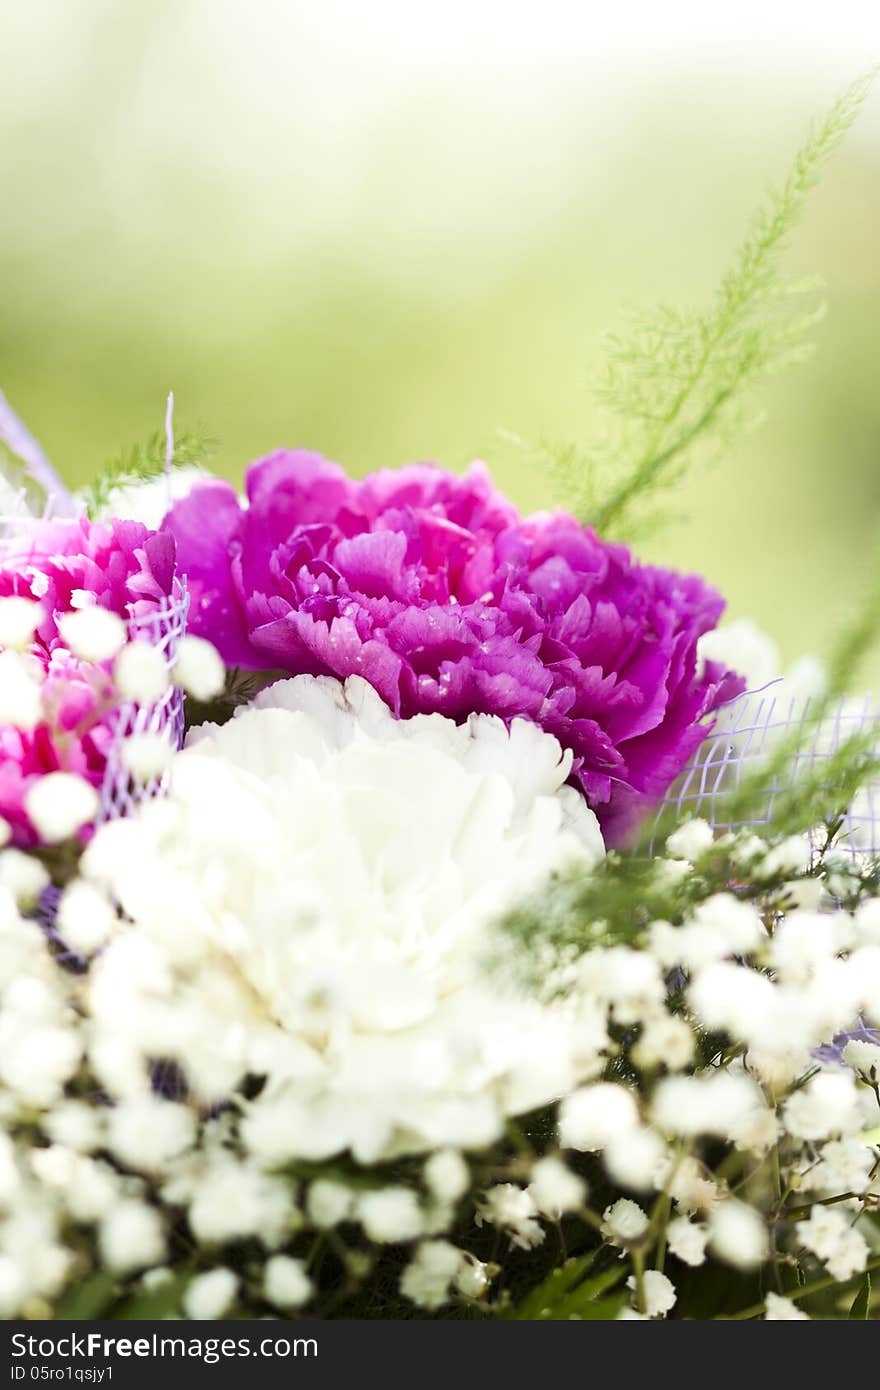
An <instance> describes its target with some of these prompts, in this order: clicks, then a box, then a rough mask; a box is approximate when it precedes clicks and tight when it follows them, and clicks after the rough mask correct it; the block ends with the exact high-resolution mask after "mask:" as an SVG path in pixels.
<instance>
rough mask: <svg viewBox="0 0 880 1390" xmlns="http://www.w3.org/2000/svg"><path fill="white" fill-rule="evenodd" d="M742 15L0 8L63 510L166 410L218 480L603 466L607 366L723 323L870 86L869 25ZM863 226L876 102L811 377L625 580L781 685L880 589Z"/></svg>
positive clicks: (829, 204) (22, 359) (879, 479)
mask: <svg viewBox="0 0 880 1390" xmlns="http://www.w3.org/2000/svg"><path fill="white" fill-rule="evenodd" d="M724 8H725V7H720V9H719V7H706V6H705V5H702V6H701V5H698V4H696V3H686V0H670V3H667V4H666V5H664V6H662V7H661V6H656V5H652V4H649V3H646V2H643V3H641V4H639V3H622V4H619V5H617V6H615V7H614V11H613V13H608V12H606V11H605V8H604V7H603V12H602V13H601V14H600V13H599V12H598V9H597V7H595V6H593V5H591V4H589V3H563V2H562V0H546V3H544V4H542V5H541V6H535V5H526V4H518V3H515V2H514V3H507V4H501V3H498V0H471V3H468V4H463V3H459V0H450V3H448V4H447V5H445V6H444V7H443V9H442V12H441V11H440V9H439V7H436V6H429V5H423V4H421V3H412V0H411V2H410V3H403V0H373V3H371V4H370V5H369V6H366V5H360V4H357V3H356V2H355V0H325V3H322V4H321V5H319V6H316V5H314V4H308V3H305V0H285V2H284V3H282V2H281V0H258V3H252V4H245V3H240V0H129V2H128V3H126V4H123V5H119V4H118V3H116V2H115V0H113V3H111V2H110V0H77V3H75V4H72V3H64V2H63V0H29V3H28V4H27V5H26V6H25V5H23V4H22V3H20V0H19V3H17V4H12V3H10V0H0V20H2V28H0V207H2V215H0V283H2V301H0V302H2V321H0V387H2V389H3V390H4V391H5V392H6V394H7V396H8V397H9V399H10V401H11V402H12V403H13V404H14V406H15V407H16V409H17V410H18V411H19V412H20V413H21V414H22V416H23V417H24V418H25V419H26V420H27V422H28V424H29V425H30V426H31V428H32V429H33V431H34V432H35V433H36V434H37V435H38V437H39V438H40V439H41V441H42V442H43V444H44V445H45V447H46V449H47V451H48V453H49V454H50V456H51V457H52V458H53V460H54V461H55V462H56V464H57V465H58V466H59V467H60V468H61V469H62V471H64V472H65V474H66V476H67V477H68V478H69V479H71V480H73V481H77V482H79V481H82V480H84V479H86V478H87V477H88V476H89V475H90V474H91V473H92V472H94V470H95V469H96V468H98V467H99V466H100V465H101V464H102V463H104V462H106V461H107V460H108V459H109V458H110V457H112V456H113V454H114V453H116V452H117V450H118V449H119V448H120V447H122V446H124V445H127V444H130V443H133V442H136V441H137V440H140V439H142V438H144V437H145V436H147V435H148V434H149V433H150V432H151V431H152V430H154V429H155V428H157V427H158V426H159V425H161V420H162V415H163V409H164V399H165V395H166V393H167V391H168V390H169V389H170V388H173V389H174V391H175V395H176V400H177V416H176V418H177V421H178V424H179V425H180V426H186V425H195V424H197V423H199V424H202V425H204V426H205V427H206V428H207V429H208V431H209V432H210V433H211V434H212V435H214V436H216V437H217V438H218V439H219V441H220V447H219V452H218V454H217V456H216V458H215V466H217V467H218V468H219V470H220V471H222V472H223V473H225V474H226V475H227V476H228V477H230V478H232V479H234V480H238V479H239V478H240V475H241V471H242V468H243V467H244V465H245V464H246V463H247V461H248V460H249V459H251V458H253V457H256V456H257V455H259V454H260V453H262V452H265V451H267V450H269V449H271V448H273V447H276V446H278V445H282V444H284V445H291V446H292V445H300V444H302V445H307V446H310V447H312V448H316V449H319V450H321V451H322V452H324V453H326V454H327V455H329V456H330V457H333V458H336V459H338V460H340V461H341V462H343V463H345V464H346V465H347V466H348V467H349V468H350V469H351V470H352V471H354V472H364V471H367V470H368V469H371V468H375V467H377V466H379V465H394V464H398V463H401V462H404V461H406V460H409V459H415V458H434V459H437V460H439V461H441V462H444V463H447V464H450V465H451V466H454V467H459V466H461V465H462V464H463V463H464V462H466V460H467V459H468V458H469V457H473V456H475V455H479V454H485V453H491V455H492V458H493V462H494V466H495V468H496V473H497V475H498V481H499V482H500V484H501V485H502V486H503V487H505V488H506V489H508V490H509V491H510V492H511V494H512V495H513V496H514V497H515V498H516V500H517V501H518V502H519V503H521V504H522V505H523V506H525V507H533V506H539V505H546V504H547V503H549V502H551V501H552V500H553V498H552V487H551V484H550V482H549V481H548V479H547V478H546V477H542V476H539V475H537V474H535V473H532V472H529V471H527V470H526V468H525V467H524V465H523V464H522V462H521V461H520V460H518V459H517V458H516V457H511V456H510V455H504V454H503V453H500V454H499V453H498V451H497V446H496V445H495V443H494V440H495V433H496V430H497V429H498V428H499V427H503V428H506V429H508V430H511V431H513V432H515V433H518V434H521V435H523V436H525V437H529V438H547V439H559V440H563V441H564V440H568V439H584V440H587V439H589V438H590V437H591V436H592V434H593V433H594V431H595V428H596V416H595V410H594V406H593V403H592V401H591V397H590V390H589V387H590V379H591V374H592V373H593V371H594V370H595V368H596V366H597V365H598V362H599V361H600V359H601V338H602V333H603V330H605V329H606V328H613V327H615V326H616V325H619V323H620V316H621V311H622V310H623V309H625V308H626V307H627V306H631V305H634V304H640V303H647V304H650V303H652V302H654V301H656V300H658V299H673V300H677V301H682V300H684V301H688V302H690V301H699V300H701V299H704V298H705V297H706V296H707V294H708V293H710V292H711V289H712V287H713V285H714V283H715V281H716V280H717V278H718V277H719V275H720V274H721V273H722V271H723V270H724V268H725V265H726V263H727V261H728V260H729V258H730V255H731V253H732V252H733V250H734V248H735V246H736V244H737V242H738V240H739V238H740V236H741V234H742V232H743V231H744V229H745V227H746V224H747V221H748V218H749V216H750V214H751V212H752V210H753V208H754V207H755V206H756V204H757V203H758V202H759V201H760V199H761V197H762V196H763V194H764V192H765V190H766V188H767V187H768V185H770V184H772V183H774V182H776V181H778V180H779V179H780V178H781V177H782V176H783V175H784V172H785V169H786V164H787V161H788V159H789V157H790V155H791V154H792V153H793V150H794V148H795V147H796V144H797V143H798V140H799V139H800V136H801V134H802V133H803V129H804V126H805V124H806V122H807V121H808V119H809V117H810V116H811V115H813V114H815V113H818V112H821V111H822V110H823V109H824V108H825V106H826V105H827V104H828V103H829V102H830V100H831V99H832V98H833V96H834V95H835V94H836V92H837V91H838V90H839V89H840V88H841V87H842V86H843V85H845V84H846V83H847V82H848V81H849V80H850V79H851V78H852V77H854V76H856V75H857V74H858V73H860V72H861V71H863V70H864V69H865V68H866V67H868V66H870V65H871V63H872V62H875V61H877V59H878V57H880V7H878V6H877V5H876V4H875V3H872V4H870V5H865V4H850V3H846V0H844V2H843V3H841V4H839V5H836V6H834V7H831V6H828V5H827V4H815V5H811V4H809V3H807V4H800V5H798V6H794V5H792V6H788V5H786V6H778V7H776V10H775V11H774V7H773V6H769V7H768V6H766V5H765V6H761V5H758V4H753V3H745V4H742V5H740V6H737V8H736V10H735V11H734V9H733V7H730V12H729V13H728V14H723V13H721V10H723V9H724ZM710 9H714V12H712V13H709V12H708V11H710ZM878 214H880V89H878V91H877V92H876V93H875V95H874V97H873V98H872V100H871V101H870V103H869V106H868V109H867V110H866V112H865V114H864V117H863V119H862V121H861V124H860V126H859V129H858V130H857V131H856V132H855V133H854V135H853V137H852V138H851V139H850V141H849V143H848V144H847V146H846V148H845V150H844V152H843V153H842V154H841V155H840V157H839V158H838V160H837V162H836V164H835V166H834V168H833V169H832V170H831V171H830V173H829V175H828V176H827V178H826V179H825V181H824V183H823V185H822V187H821V188H820V189H819V190H818V191H817V193H816V196H815V199H814V202H813V204H812V207H811V210H810V213H809V216H808V218H807V220H806V221H805V223H804V224H803V226H802V227H801V228H800V230H799V231H798V233H797V235H796V237H795V238H794V239H793V242H792V246H791V249H790V253H789V263H790V266H791V268H792V269H795V270H810V271H816V272H818V273H819V274H821V276H822V277H823V278H824V280H825V282H826V285H827V298H828V309H829V313H828V317H827V320H826V322H825V323H824V324H823V325H822V326H821V328H820V330H819V332H818V334H817V348H818V350H817V352H816V355H815V356H814V357H813V359H812V360H811V361H810V362H809V363H808V364H807V365H806V366H804V367H801V368H798V369H796V370H795V371H794V372H793V373H791V374H789V375H787V376H785V377H781V378H779V379H778V380H777V381H774V382H773V383H772V385H771V387H770V388H769V389H768V390H767V391H766V392H765V395H764V400H763V405H764V407H765V408H766V412H767V416H768V419H767V423H766V424H765V425H764V427H763V428H762V429H761V430H760V431H759V432H755V433H753V434H750V435H749V436H748V437H746V438H745V439H743V440H741V441H740V443H739V444H738V445H737V446H736V447H735V448H734V450H733V451H732V452H731V453H730V454H729V455H728V457H727V458H726V460H725V461H724V463H723V465H722V466H717V467H715V468H714V469H713V470H712V471H706V472H704V473H703V474H701V475H700V476H698V477H696V478H694V479H693V480H692V481H691V482H689V483H688V484H687V485H686V487H684V488H683V489H682V491H681V493H680V495H679V496H678V497H676V499H675V501H674V505H673V508H672V510H673V512H674V513H675V514H676V518H677V519H676V520H675V521H674V522H673V524H671V525H670V526H668V527H667V528H666V529H665V530H663V531H662V532H661V533H659V534H658V535H656V536H652V537H651V538H650V540H649V541H647V542H645V544H644V545H643V546H641V547H640V548H641V551H642V553H644V554H646V555H648V556H650V557H652V558H655V559H660V560H663V561H665V562H668V563H671V564H674V565H676V566H678V567H680V568H691V567H693V568H698V569H700V570H702V571H704V572H705V573H706V574H707V575H708V576H709V577H710V578H711V579H712V580H713V581H714V582H715V583H716V584H718V585H719V586H720V587H721V588H722V589H723V590H724V591H725V593H726V594H727V595H728V598H729V602H730V611H731V614H732V616H743V615H749V616H752V617H754V618H755V619H756V620H757V621H758V622H759V623H760V624H761V625H762V626H763V627H764V628H765V629H766V630H767V631H768V632H769V633H770V634H771V635H772V636H773V637H774V638H775V640H776V641H777V642H778V644H779V646H780V647H781V649H782V652H783V654H784V656H785V657H786V658H792V657H794V656H796V655H798V654H799V653H800V652H802V651H805V650H809V651H818V652H820V653H821V652H823V651H826V650H827V648H828V645H829V643H830V641H831V640H832V638H833V635H834V633H835V631H836V630H837V628H838V627H839V625H840V624H841V622H842V621H843V620H844V619H845V618H846V616H847V615H848V614H849V613H850V612H851V611H852V609H853V607H854V606H855V605H856V604H857V603H858V602H859V599H860V596H861V595H862V594H863V593H864V590H865V587H866V585H867V583H868V580H869V576H870V575H871V574H872V573H873V572H874V571H875V568H876V564H877V559H878V546H877V539H878V521H880V515H878V513H880V470H878V462H880V380H878V353H877V343H878V320H880V240H878V235H877V231H878ZM875 674H877V675H880V664H878V665H877V666H876V668H875Z"/></svg>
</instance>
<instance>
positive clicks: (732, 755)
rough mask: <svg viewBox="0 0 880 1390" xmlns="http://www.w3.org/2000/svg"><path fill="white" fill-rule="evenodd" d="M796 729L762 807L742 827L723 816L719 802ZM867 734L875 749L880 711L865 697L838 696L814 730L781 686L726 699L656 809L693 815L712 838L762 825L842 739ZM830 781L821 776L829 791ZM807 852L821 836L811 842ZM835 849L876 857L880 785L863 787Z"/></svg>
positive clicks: (807, 713) (803, 707)
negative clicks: (790, 754)
mask: <svg viewBox="0 0 880 1390" xmlns="http://www.w3.org/2000/svg"><path fill="white" fill-rule="evenodd" d="M798 726H800V727H801V728H802V729H803V730H804V733H805V735H806V737H805V740H804V743H803V746H802V747H801V748H800V749H799V751H798V753H797V754H796V756H795V757H794V758H793V759H792V760H791V762H790V764H789V767H788V768H787V769H786V773H785V775H784V776H783V777H782V778H776V779H775V780H774V781H773V782H772V783H771V784H770V786H769V787H768V789H767V793H766V799H765V802H764V805H763V807H762V809H761V810H760V811H758V812H757V813H756V814H754V815H752V816H750V817H749V819H748V820H747V821H734V820H731V819H730V817H729V808H728V805H727V797H728V796H729V794H730V792H731V791H733V790H735V789H736V788H737V787H739V786H740V785H741V783H742V782H743V780H744V779H745V778H746V777H748V776H750V775H751V774H753V773H755V772H757V771H759V769H760V768H761V766H762V765H763V764H764V763H765V762H766V760H767V758H768V756H769V755H770V754H771V752H773V750H774V749H775V748H776V747H777V746H778V744H779V741H780V740H781V739H782V738H785V737H786V736H787V735H788V734H790V733H791V732H792V731H793V730H794V729H795V728H797V727H798ZM866 732H867V733H869V734H871V735H872V736H875V737H876V745H875V746H876V747H877V748H878V749H880V704H878V701H877V700H875V699H874V698H873V697H870V696H866V697H864V698H858V699H856V698H853V697H851V696H845V697H843V698H842V699H841V700H840V701H838V703H837V704H836V705H835V706H834V707H833V708H832V710H831V711H830V712H829V713H828V714H827V715H826V716H825V717H824V718H823V719H822V720H821V721H819V722H818V723H815V724H814V720H813V716H811V702H810V700H809V698H804V697H803V696H801V695H798V694H793V693H791V692H790V691H788V690H786V683H785V681H784V680H780V681H776V682H774V683H773V684H772V685H770V686H768V687H766V688H765V689H763V690H759V691H755V692H753V693H751V692H747V693H746V694H745V695H741V696H739V698H738V699H736V700H731V702H730V704H728V705H725V706H724V707H723V708H722V709H721V710H720V711H719V713H718V716H717V722H716V724H715V727H714V729H713V730H712V732H711V733H710V734H709V735H708V737H707V738H705V739H704V740H703V742H702V743H701V744H700V747H699V748H698V749H697V752H696V753H695V755H694V757H693V758H692V759H691V762H690V763H689V764H688V766H687V767H686V768H685V771H684V772H683V773H682V775H681V777H680V778H679V779H678V781H677V782H676V783H675V785H674V786H673V787H672V788H671V790H670V791H669V793H668V794H667V796H666V797H665V798H664V800H663V802H662V803H661V806H660V811H659V813H660V814H662V813H663V812H666V811H668V810H669V809H670V807H674V808H675V809H676V811H677V812H678V814H679V816H680V818H681V819H683V820H684V819H689V818H691V817H696V816H699V817H701V818H702V819H703V820H706V821H708V822H709V824H710V825H711V826H712V827H713V828H714V829H715V830H716V831H718V832H723V831H727V830H740V829H746V828H748V827H759V826H766V825H769V824H770V822H771V820H772V818H773V808H774V804H775V802H776V799H777V797H778V796H779V794H780V793H781V792H783V791H789V790H791V789H796V788H797V786H798V784H799V783H800V782H801V781H802V779H803V778H804V777H805V776H807V775H810V774H812V773H813V772H814V771H815V770H816V769H821V767H822V765H823V764H829V763H830V760H831V758H832V757H833V756H834V754H835V753H836V752H837V751H838V750H839V749H840V748H841V747H842V746H843V745H844V744H845V743H847V742H848V740H849V739H851V738H853V737H855V736H856V735H858V734H862V733H866ZM830 785H831V777H830V776H829V787H830ZM811 843H812V844H813V848H814V850H816V849H819V848H820V847H821V846H822V845H823V844H824V834H820V835H819V836H817V837H816V839H815V843H814V842H813V837H811ZM835 849H837V850H838V851H840V852H843V853H846V854H849V855H852V856H855V855H857V854H866V855H878V854H880V780H873V781H870V782H868V783H867V784H866V785H865V786H864V787H863V788H862V789H861V791H860V792H859V793H858V795H857V796H856V798H855V800H854V801H853V802H852V804H851V805H850V806H849V808H848V809H847V812H846V815H845V818H844V822H843V825H842V826H841V829H840V832H839V834H838V836H837V838H836V840H835Z"/></svg>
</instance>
